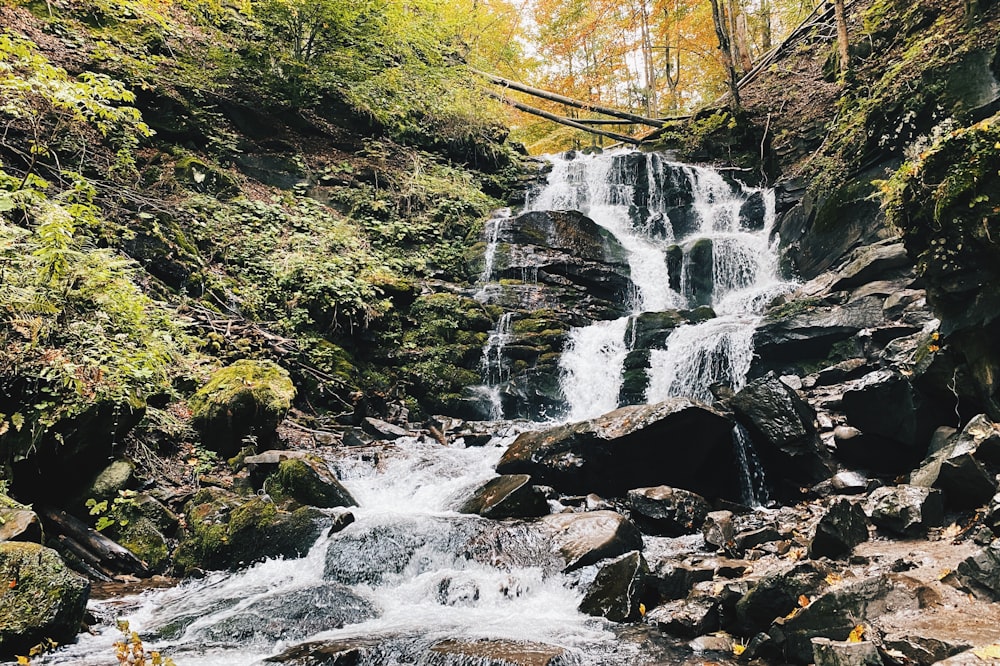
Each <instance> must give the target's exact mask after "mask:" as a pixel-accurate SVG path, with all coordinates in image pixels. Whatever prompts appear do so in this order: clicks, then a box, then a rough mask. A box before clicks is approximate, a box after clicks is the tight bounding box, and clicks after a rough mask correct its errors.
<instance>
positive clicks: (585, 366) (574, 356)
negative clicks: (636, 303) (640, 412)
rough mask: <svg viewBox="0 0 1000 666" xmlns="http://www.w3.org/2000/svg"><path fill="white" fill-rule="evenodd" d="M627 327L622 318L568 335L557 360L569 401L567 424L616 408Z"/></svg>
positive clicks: (585, 327) (626, 348) (626, 321)
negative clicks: (564, 346) (567, 339)
mask: <svg viewBox="0 0 1000 666" xmlns="http://www.w3.org/2000/svg"><path fill="white" fill-rule="evenodd" d="M627 327H628V317H621V318H619V319H612V320H609V321H599V322H596V323H594V324H591V325H590V326H582V327H579V328H574V329H573V330H571V331H570V335H569V341H568V342H567V343H566V348H565V349H564V350H563V353H562V356H561V357H560V359H559V368H560V370H561V372H562V376H561V385H562V389H563V392H564V394H565V395H566V396H567V397H568V398H569V399H570V408H569V413H568V414H567V418H568V420H570V421H580V420H583V419H587V418H591V417H593V416H596V415H599V414H604V413H605V412H610V411H611V410H613V409H615V408H616V407H618V394H619V392H620V391H621V386H622V364H623V363H624V361H625V355H626V354H627V353H628V346H627V345H626V344H625V331H626V328H627Z"/></svg>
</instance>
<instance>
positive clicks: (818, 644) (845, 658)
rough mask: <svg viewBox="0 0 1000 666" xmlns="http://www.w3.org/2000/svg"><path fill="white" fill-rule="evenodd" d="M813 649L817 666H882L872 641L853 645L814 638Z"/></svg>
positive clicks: (880, 658) (846, 642)
mask: <svg viewBox="0 0 1000 666" xmlns="http://www.w3.org/2000/svg"><path fill="white" fill-rule="evenodd" d="M812 647H813V662H814V663H815V664H816V666H882V657H880V656H879V653H878V648H877V647H876V646H875V644H874V643H872V642H870V641H860V642H856V643H851V642H848V641H831V640H830V639H829V638H814V639H812Z"/></svg>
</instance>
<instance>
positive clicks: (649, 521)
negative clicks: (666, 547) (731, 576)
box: [628, 486, 711, 536]
mask: <svg viewBox="0 0 1000 666" xmlns="http://www.w3.org/2000/svg"><path fill="white" fill-rule="evenodd" d="M628 504H629V508H630V509H631V510H632V519H633V520H634V521H635V522H636V524H637V525H638V526H639V527H640V528H641V529H642V530H643V531H644V532H646V533H647V534H654V535H657V536H681V535H683V534H693V533H695V532H697V531H698V530H699V529H700V528H701V526H702V523H704V522H705V517H706V516H707V515H708V512H709V509H710V508H711V507H710V506H709V504H708V502H707V501H706V500H705V498H704V497H702V496H701V495H698V494H696V493H693V492H691V491H688V490H683V489H681V488H671V487H669V486H656V487H655V488H635V489H633V490H630V491H628Z"/></svg>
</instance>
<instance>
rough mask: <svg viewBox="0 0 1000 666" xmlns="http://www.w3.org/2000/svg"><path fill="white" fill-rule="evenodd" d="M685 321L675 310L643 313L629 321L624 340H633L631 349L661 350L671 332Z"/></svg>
mask: <svg viewBox="0 0 1000 666" xmlns="http://www.w3.org/2000/svg"><path fill="white" fill-rule="evenodd" d="M685 321H686V319H685V317H684V316H683V315H682V314H681V313H680V312H678V311H677V310H666V311H664V312H643V313H640V314H637V315H636V316H634V317H632V318H630V319H629V323H628V327H627V328H626V329H625V339H626V340H634V342H633V344H632V349H652V348H662V347H663V345H664V343H665V342H666V341H667V338H668V337H670V334H671V333H672V332H673V330H674V329H675V328H677V327H678V326H680V325H681V324H683V323H684V322H685Z"/></svg>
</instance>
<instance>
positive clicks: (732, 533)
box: [701, 511, 736, 551]
mask: <svg viewBox="0 0 1000 666" xmlns="http://www.w3.org/2000/svg"><path fill="white" fill-rule="evenodd" d="M701 533H702V536H704V537H705V543H707V544H708V545H710V546H715V547H716V548H721V549H723V550H726V551H731V550H733V549H734V548H735V546H736V527H735V525H733V512H732V511H710V512H709V513H708V515H707V516H705V522H704V524H703V525H702V526H701Z"/></svg>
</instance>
